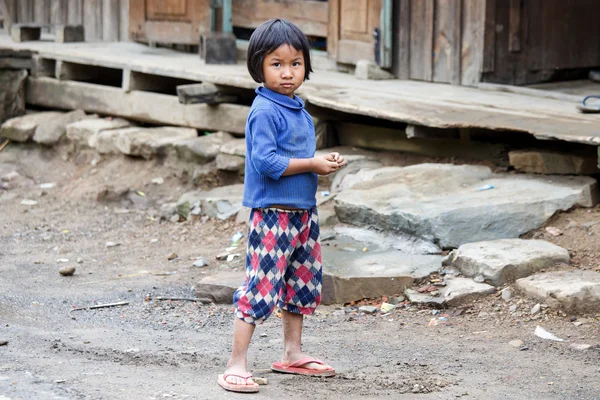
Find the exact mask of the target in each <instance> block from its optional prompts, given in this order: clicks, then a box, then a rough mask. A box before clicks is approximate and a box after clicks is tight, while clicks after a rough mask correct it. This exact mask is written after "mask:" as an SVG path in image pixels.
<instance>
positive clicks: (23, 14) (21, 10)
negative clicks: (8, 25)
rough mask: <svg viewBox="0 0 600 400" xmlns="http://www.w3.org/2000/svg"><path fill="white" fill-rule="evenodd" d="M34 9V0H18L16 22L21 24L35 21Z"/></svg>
mask: <svg viewBox="0 0 600 400" xmlns="http://www.w3.org/2000/svg"><path fill="white" fill-rule="evenodd" d="M33 9H34V7H33V0H18V1H17V18H16V22H18V23H21V24H22V23H29V22H34V20H33Z"/></svg>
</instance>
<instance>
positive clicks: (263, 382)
mask: <svg viewBox="0 0 600 400" xmlns="http://www.w3.org/2000/svg"><path fill="white" fill-rule="evenodd" d="M252 380H253V381H254V383H257V384H259V385H261V386H264V385H268V384H269V380H268V379H267V378H259V377H258V376H257V377H255V378H252Z"/></svg>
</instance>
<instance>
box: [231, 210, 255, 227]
mask: <svg viewBox="0 0 600 400" xmlns="http://www.w3.org/2000/svg"><path fill="white" fill-rule="evenodd" d="M251 212H252V209H250V208H248V207H242V208H241V210H240V211H239V212H238V213H237V215H236V217H235V223H236V224H248V222H249V221H250V213H251Z"/></svg>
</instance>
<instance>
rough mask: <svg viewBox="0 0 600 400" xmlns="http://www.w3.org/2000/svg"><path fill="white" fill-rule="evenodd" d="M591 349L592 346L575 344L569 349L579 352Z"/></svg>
mask: <svg viewBox="0 0 600 400" xmlns="http://www.w3.org/2000/svg"><path fill="white" fill-rule="evenodd" d="M593 347H594V346H592V345H591V344H576V343H571V348H572V349H575V350H579V351H586V350H590V349H592V348H593Z"/></svg>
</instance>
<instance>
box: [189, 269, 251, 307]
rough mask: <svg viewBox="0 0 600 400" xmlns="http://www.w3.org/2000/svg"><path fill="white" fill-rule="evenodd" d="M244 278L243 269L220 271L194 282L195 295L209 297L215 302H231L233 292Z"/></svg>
mask: <svg viewBox="0 0 600 400" xmlns="http://www.w3.org/2000/svg"><path fill="white" fill-rule="evenodd" d="M245 280H246V273H245V271H220V272H218V273H217V274H215V275H211V276H207V277H206V278H204V279H202V280H201V281H200V282H198V283H197V284H196V297H199V298H207V299H210V300H211V301H212V302H214V303H216V304H231V302H232V301H233V293H234V292H235V291H236V290H237V289H238V288H239V287H240V286H241V285H242V284H243V283H244V281H245Z"/></svg>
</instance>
